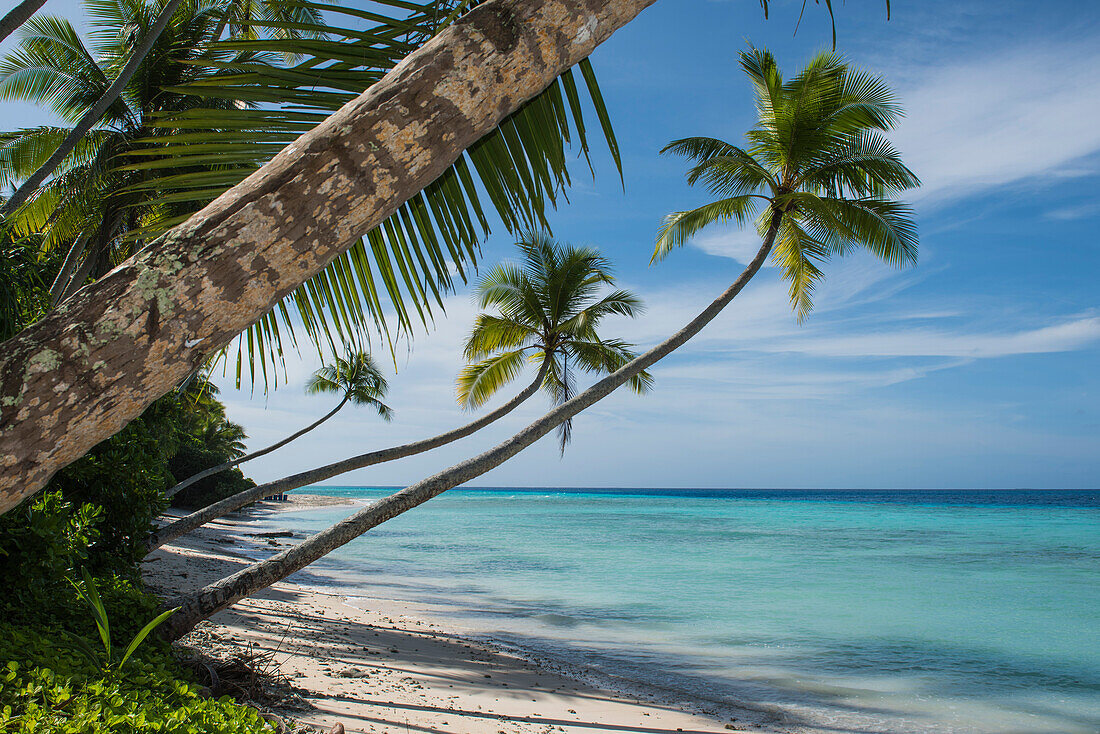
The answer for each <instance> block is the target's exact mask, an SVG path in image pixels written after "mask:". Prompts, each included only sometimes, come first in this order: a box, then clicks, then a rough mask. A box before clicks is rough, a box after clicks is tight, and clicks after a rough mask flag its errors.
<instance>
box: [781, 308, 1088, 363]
mask: <svg viewBox="0 0 1100 734" xmlns="http://www.w3.org/2000/svg"><path fill="white" fill-rule="evenodd" d="M1098 340H1100V317H1096V316H1082V317H1078V318H1074V319H1070V320H1067V321H1063V322H1061V323H1057V324H1052V325H1049V326H1044V327H1041V328H1037V329H1029V330H1021V331H1010V332H1003V333H984V334H983V333H956V332H945V331H933V330H923V329H913V330H904V331H892V332H882V333H870V334H852V335H842V336H833V337H830V336H824V337H815V338H810V339H799V340H792V341H789V342H776V343H773V344H772V345H770V347H765V348H766V349H774V350H776V351H788V350H789V351H793V352H797V353H800V354H806V355H816V356H827V357H963V358H972V359H990V358H996V357H1010V356H1014V355H1021V354H1049V353H1052V352H1069V351H1074V350H1077V349H1081V348H1083V347H1086V346H1088V345H1090V344H1092V343H1094V342H1096V341H1098Z"/></svg>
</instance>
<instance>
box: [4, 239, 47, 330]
mask: <svg viewBox="0 0 1100 734" xmlns="http://www.w3.org/2000/svg"><path fill="white" fill-rule="evenodd" d="M38 240H39V238H38V237H34V236H29V237H23V238H19V239H16V240H15V241H13V240H12V239H11V238H9V237H7V236H6V233H4V232H2V231H0V341H3V340H4V339H10V338H11V337H13V336H15V335H16V334H17V333H18V332H19V331H21V330H22V329H23V328H24V327H25V326H27V325H28V324H29V323H31V322H32V321H34V320H35V319H36V318H38V317H39V316H41V314H42V313H43V311H44V310H45V308H46V306H47V305H48V303H49V297H48V291H47V288H46V286H47V284H46V283H45V279H46V278H47V277H48V276H49V270H50V269H51V268H50V267H49V266H48V263H43V262H40V261H39V243H38Z"/></svg>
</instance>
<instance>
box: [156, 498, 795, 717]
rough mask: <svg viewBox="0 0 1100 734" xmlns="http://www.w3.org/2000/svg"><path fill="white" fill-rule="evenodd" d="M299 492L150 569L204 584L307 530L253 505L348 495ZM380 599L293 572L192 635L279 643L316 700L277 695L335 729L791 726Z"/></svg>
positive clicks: (179, 583) (297, 681) (277, 659)
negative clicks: (523, 648) (543, 659)
mask: <svg viewBox="0 0 1100 734" xmlns="http://www.w3.org/2000/svg"><path fill="white" fill-rule="evenodd" d="M291 496H292V497H294V499H293V502H288V503H262V504H260V505H259V506H254V507H253V508H252V509H250V510H249V511H248V512H246V513H240V514H237V515H232V516H229V517H228V518H225V519H223V520H220V521H216V522H214V523H211V524H209V525H207V526H205V527H204V528H201V529H199V530H198V531H195V532H194V533H191V534H189V535H187V536H184V537H183V538H180V539H179V540H178V541H177V542H176V543H173V544H170V545H167V546H165V547H163V548H161V549H160V550H158V551H157V552H156V553H154V554H152V555H151V556H150V557H149V558H148V559H146V561H145V564H144V566H143V568H144V572H145V577H146V583H147V584H148V585H149V587H150V589H151V590H152V591H153V592H154V593H157V594H158V595H160V596H162V597H170V596H173V595H174V594H176V593H180V592H187V591H190V590H193V589H196V588H198V587H200V586H201V585H203V584H206V583H208V582H210V581H213V580H215V579H217V578H221V577H223V576H226V575H228V574H229V573H232V572H233V571H234V570H236V569H238V568H240V567H242V566H243V565H245V564H246V563H248V562H249V561H248V557H249V556H251V557H256V556H258V555H262V554H263V553H265V552H275V551H278V550H280V549H283V548H285V547H286V546H287V545H288V544H292V543H295V542H297V540H298V539H295V538H285V537H266V536H262V535H261V536H257V535H255V533H257V532H261V531H262V529H257V528H255V526H254V525H252V527H250V525H251V523H250V522H249V520H250V519H254V518H257V517H258V516H260V517H264V519H266V520H268V521H270V520H271V519H272V517H273V516H274V518H275V519H276V521H277V515H275V514H274V513H277V512H278V511H279V510H281V509H287V508H294V509H300V508H301V507H302V506H303V505H311V504H322V503H323V504H332V503H334V502H335V503H349V504H350V502H349V501H345V500H339V499H336V498H332V497H321V498H318V497H316V496H314V497H311V496H309V495H297V496H294V495H291ZM265 524H269V523H265ZM266 529H267V528H264V529H263V530H266ZM370 607H371V608H369V609H359V608H356V607H354V606H351V605H350V604H348V603H346V600H345V599H344V598H342V597H341V596H337V595H333V594H327V593H322V592H319V591H317V590H314V589H309V588H305V587H303V586H300V585H297V584H294V583H288V582H284V583H280V584H276V585H275V586H273V587H271V588H270V589H268V590H266V591H264V592H263V593H261V594H259V595H258V596H256V597H254V598H251V599H245V600H242V601H241V602H239V603H238V604H236V605H235V606H233V607H232V608H231V609H228V610H226V611H223V612H220V613H219V614H217V615H215V616H214V617H213V618H212V619H211V620H210V622H207V623H204V624H203V625H202V627H201V628H200V629H199V630H197V631H196V633H193V634H192V635H191V636H189V637H188V638H185V640H184V642H185V643H187V644H191V645H193V646H196V647H199V648H201V649H203V650H205V651H207V652H211V653H213V654H215V655H218V656H220V657H222V658H227V657H231V656H233V655H234V654H242V653H245V652H247V651H249V650H252V651H253V652H256V651H264V652H270V653H273V657H272V659H273V661H274V665H277V667H278V672H279V674H281V675H283V676H286V677H287V678H288V679H290V681H291V682H292V684H293V685H294V687H295V688H296V689H298V692H299V694H300V696H301V698H302V699H304V703H305V706H306V707H307V708H306V710H302V711H287V710H282V711H280V710H278V706H274V707H272V708H273V709H274V710H275V711H276V713H279V714H280V715H282V716H284V717H290V718H292V719H294V720H296V721H297V722H299V723H300V724H302V725H311V726H315V727H322V728H323V729H324V730H325V731H327V730H328V728H329V727H330V726H332V725H333V724H334V723H336V722H341V723H342V724H343V725H344V727H345V729H346V731H347V732H349V733H350V732H364V733H366V732H405V733H406V734H410V733H411V732H448V733H450V732H453V733H455V734H462V733H466V732H470V733H473V732H477V733H479V734H481V733H489V734H497V733H500V734H520V733H522V734H535V733H538V734H553V733H554V732H566V733H568V734H573V733H574V732H575V733H578V734H580V733H582V732H583V733H585V734H592V733H593V732H605V733H606V732H677V731H682V732H695V733H697V734H702V733H703V732H708V733H710V732H727V731H731V730H733V731H755V732H760V731H767V732H790V731H794V730H793V729H791V728H789V727H785V726H780V725H779V724H778V723H777V722H776V720H775V718H776V717H775V716H774V715H772V714H769V713H768V712H767V711H765V710H762V709H752V708H746V709H745V710H744V711H741V710H736V711H731V710H727V711H726V712H725V715H724V716H723V717H722V718H717V717H714V716H707V715H704V714H702V713H700V712H698V711H692V710H689V709H690V706H689V705H688V704H683V703H681V704H673V703H669V702H665V703H662V702H659V701H656V700H640V699H639V698H637V697H635V696H632V695H628V694H626V693H623V692H617V691H613V690H605V689H602V688H599V687H596V686H594V685H591V684H588V683H584V682H581V681H580V680H577V679H574V678H571V677H569V676H567V675H565V674H563V673H562V672H559V671H556V670H552V669H550V668H548V667H543V666H540V665H537V664H535V663H534V662H532V661H530V660H527V659H525V658H524V657H520V656H517V655H515V654H511V653H509V652H506V651H504V650H502V649H499V648H497V647H496V646H494V645H492V644H487V643H485V642H478V641H474V640H471V639H467V638H464V637H463V636H462V635H460V634H456V633H455V632H454V631H453V630H448V629H445V628H443V627H442V626H441V625H440V624H438V623H437V621H436V620H432V619H430V618H427V617H425V616H424V613H423V610H411V609H410V608H409V607H407V606H403V605H402V604H401V603H399V602H386V601H379V600H376V599H372V600H370ZM769 719H770V721H769Z"/></svg>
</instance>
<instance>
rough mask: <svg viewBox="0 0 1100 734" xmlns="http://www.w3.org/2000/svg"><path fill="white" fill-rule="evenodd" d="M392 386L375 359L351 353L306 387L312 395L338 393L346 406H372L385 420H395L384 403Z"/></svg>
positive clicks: (321, 373) (335, 361)
mask: <svg viewBox="0 0 1100 734" xmlns="http://www.w3.org/2000/svg"><path fill="white" fill-rule="evenodd" d="M388 389H389V384H388V383H387V382H386V378H385V377H384V376H383V374H382V370H380V369H378V365H376V364H375V363H374V359H373V358H372V357H371V356H370V355H369V354H367V353H366V352H363V351H357V352H348V354H347V356H344V357H336V358H335V359H334V360H333V361H332V363H331V364H326V365H324V366H322V367H321V368H320V369H318V370H317V371H316V372H314V373H313V376H312V377H310V379H309V382H307V383H306V392H307V393H309V394H310V395H320V394H321V393H335V394H337V395H343V396H344V399H343V400H342V401H341V405H343V403H344V402H350V403H352V404H353V405H370V406H372V407H373V408H374V409H375V410H376V411H377V412H378V415H379V417H381V418H382V420H385V421H390V420H392V419H393V409H392V408H390V407H389V406H388V405H386V404H385V403H383V402H382V398H384V397H385V396H386V391H387V390H388Z"/></svg>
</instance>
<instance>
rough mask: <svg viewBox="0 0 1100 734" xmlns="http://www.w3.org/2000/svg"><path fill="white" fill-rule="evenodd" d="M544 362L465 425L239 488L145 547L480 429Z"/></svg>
mask: <svg viewBox="0 0 1100 734" xmlns="http://www.w3.org/2000/svg"><path fill="white" fill-rule="evenodd" d="M547 364H548V363H543V366H542V368H541V369H540V370H539V373H538V376H537V377H535V379H534V381H533V382H532V383H531V384H530V385H528V386H527V387H526V388H524V390H523V391H522V392H520V393H519V394H518V395H516V396H515V397H514V398H512V399H511V400H509V401H508V402H507V403H505V404H504V405H501V406H500V407H499V408H497V409H495V410H493V411H490V412H489V413H486V414H485V415H483V416H481V417H480V418H478V419H477V420H475V421H470V422H469V423H467V424H466V425H463V426H459V427H458V428H456V429H454V430H452V431H447V432H446V433H441V434H439V435H438V436H432V437H431V438H426V439H424V440H422V441H414V442H413V443H407V444H404V445H402V446H393V447H391V448H388V449H380V450H378V451H371V452H368V453H366V454H360V455H358V456H353V457H351V458H350V459H344V460H343V461H337V462H336V463H334V464H329V465H327V466H322V467H319V468H317V469H310V470H309V471H304V472H301V473H298V474H295V475H293V476H289V477H285V478H283V479H276V480H275V481H274V482H268V483H267V484H260V485H258V486H255V487H253V488H252V489H246V490H245V491H243V492H238V493H237V494H235V495H233V496H231V497H226V498H225V499H224V500H220V501H219V502H215V503H214V504H212V505H207V506H206V507H203V508H202V509H200V510H195V511H194V512H192V513H191V514H190V515H185V516H184V517H181V518H180V519H179V520H176V521H175V522H171V523H168V524H167V525H165V526H164V527H162V528H160V529H158V530H156V531H155V532H153V533H151V534H150V535H149V540H148V541H147V543H148V549H149V551H150V552H152V551H155V550H156V549H157V548H159V547H161V546H162V545H164V544H165V543H171V542H172V541H173V540H175V539H176V538H178V537H180V536H181V535H183V534H184V533H189V532H191V531H192V530H194V529H195V528H197V527H199V526H200V525H205V524H206V523H208V522H210V521H211V520H216V519H217V518H219V517H221V516H223V515H226V514H228V513H230V512H233V511H234V510H239V509H240V508H242V507H244V506H245V505H247V504H250V503H252V502H255V501H256V500H260V499H263V498H264V497H270V496H271V495H273V494H282V493H283V492H288V491H290V490H292V489H298V488H299V487H308V486H309V485H311V484H316V483H317V482H323V481H324V480H326V479H332V478H333V477H336V476H339V475H341V474H346V473H347V472H349V471H354V470H356V469H363V468H365V467H368V466H374V465H375V464H384V463H386V462H387V461H396V460H397V459H404V458H405V457H407V456H414V455H416V454H422V453H424V452H425V451H430V450H432V449H435V448H439V447H440V446H445V445H446V444H449V443H453V442H454V441H457V440H459V439H460V438H465V437H466V436H469V435H471V434H472V433H474V432H475V431H479V430H481V429H482V428H484V427H485V426H487V425H489V424H490V423H493V422H494V421H497V420H499V419H501V418H503V417H504V416H506V415H508V414H509V413H511V412H512V411H513V410H515V409H516V408H517V407H519V405H520V403H522V402H523V401H525V400H527V399H528V398H529V397H531V396H532V395H534V394H535V392H536V391H537V390H538V389H539V385H541V384H542V380H543V378H544V377H545V376H546V369H547Z"/></svg>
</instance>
